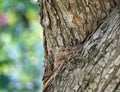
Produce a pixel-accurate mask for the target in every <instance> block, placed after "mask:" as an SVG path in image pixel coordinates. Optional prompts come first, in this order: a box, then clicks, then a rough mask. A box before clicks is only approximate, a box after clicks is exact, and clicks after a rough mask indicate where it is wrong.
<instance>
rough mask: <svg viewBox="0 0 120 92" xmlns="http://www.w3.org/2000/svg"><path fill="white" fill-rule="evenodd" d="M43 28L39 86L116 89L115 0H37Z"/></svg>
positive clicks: (63, 90) (119, 85) (97, 91)
mask: <svg viewBox="0 0 120 92" xmlns="http://www.w3.org/2000/svg"><path fill="white" fill-rule="evenodd" d="M39 3H40V8H41V10H40V17H41V24H42V26H43V29H44V48H45V57H44V65H45V73H44V78H43V80H44V86H43V90H42V92H120V10H119V9H120V8H119V7H116V6H117V3H118V2H117V1H116V0H39Z"/></svg>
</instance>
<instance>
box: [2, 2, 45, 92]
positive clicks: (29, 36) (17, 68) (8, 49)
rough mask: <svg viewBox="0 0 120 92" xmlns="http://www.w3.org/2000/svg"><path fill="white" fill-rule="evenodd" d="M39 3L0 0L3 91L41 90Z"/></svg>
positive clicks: (31, 91) (29, 91) (41, 47)
mask: <svg viewBox="0 0 120 92" xmlns="http://www.w3.org/2000/svg"><path fill="white" fill-rule="evenodd" d="M42 36H43V35H42V27H41V26H40V24H39V6H38V5H37V4H34V3H32V1H31V0H0V92H39V91H40V89H41V87H42V76H43V72H44V69H43V54H44V51H43V43H42V39H43V38H42Z"/></svg>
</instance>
